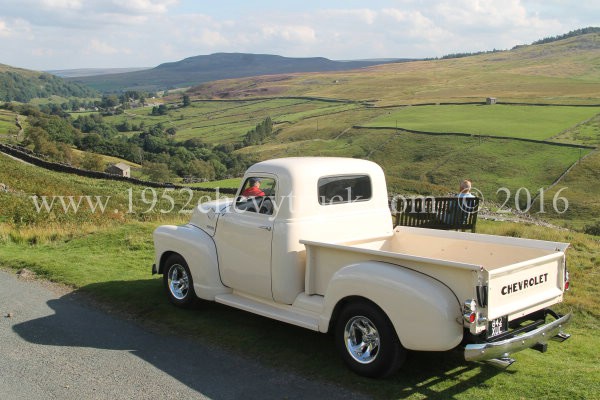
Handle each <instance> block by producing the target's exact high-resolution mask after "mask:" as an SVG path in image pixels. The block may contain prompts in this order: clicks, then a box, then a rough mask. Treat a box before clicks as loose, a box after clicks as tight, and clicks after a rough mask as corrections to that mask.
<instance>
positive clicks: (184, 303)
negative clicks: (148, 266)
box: [163, 254, 197, 308]
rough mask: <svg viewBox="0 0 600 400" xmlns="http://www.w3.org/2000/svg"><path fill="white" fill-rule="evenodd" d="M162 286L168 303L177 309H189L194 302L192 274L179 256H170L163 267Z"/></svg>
mask: <svg viewBox="0 0 600 400" xmlns="http://www.w3.org/2000/svg"><path fill="white" fill-rule="evenodd" d="M164 271H165V273H164V274H163V285H164V288H165V291H166V293H167V297H168V298H169V301H170V302H171V303H173V304H175V305H176V306H178V307H184V308H187V307H190V306H192V304H194V302H195V301H196V299H197V297H196V293H195V292H194V281H193V280H192V274H191V273H190V269H189V267H188V265H187V263H186V262H185V259H184V258H183V257H182V256H180V255H179V254H171V255H170V256H169V258H167V261H165V266H164Z"/></svg>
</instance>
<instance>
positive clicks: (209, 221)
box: [190, 198, 233, 236]
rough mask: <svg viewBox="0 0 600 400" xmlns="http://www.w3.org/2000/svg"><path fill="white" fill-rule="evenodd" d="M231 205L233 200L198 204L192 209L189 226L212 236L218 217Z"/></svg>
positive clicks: (218, 200)
mask: <svg viewBox="0 0 600 400" xmlns="http://www.w3.org/2000/svg"><path fill="white" fill-rule="evenodd" d="M231 204H233V199H230V198H227V199H217V200H214V201H210V202H206V203H202V204H198V206H196V208H194V211H193V213H192V218H191V219H190V224H191V225H194V226H196V227H198V228H200V229H202V230H203V231H205V232H206V233H208V234H209V235H211V236H214V235H215V232H216V229H217V221H218V219H219V215H221V214H222V213H223V212H224V211H225V210H226V209H227V208H228V207H229V206H230V205H231Z"/></svg>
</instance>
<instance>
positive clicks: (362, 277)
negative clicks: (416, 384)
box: [319, 261, 463, 351]
mask: <svg viewBox="0 0 600 400" xmlns="http://www.w3.org/2000/svg"><path fill="white" fill-rule="evenodd" d="M356 296H359V297H363V298H366V299H368V300H370V301H372V302H374V303H375V304H377V306H379V308H381V309H382V310H383V312H385V314H386V315H387V316H388V318H389V319H390V321H391V322H392V324H393V326H394V329H395V330H396V333H397V335H398V338H399V339H400V342H401V343H402V345H403V346H404V347H405V348H407V349H411V350H423V351H445V350H450V349H452V348H454V347H456V346H457V345H458V344H459V343H460V342H461V340H462V338H463V326H462V316H461V306H460V302H459V300H458V299H457V298H456V296H455V294H454V293H453V292H452V291H451V290H450V288H448V287H447V286H446V285H444V284H443V283H441V282H440V281H438V280H436V279H434V278H432V277H430V276H428V275H425V274H422V273H420V272H417V271H414V270H411V269H408V268H405V267H402V266H398V265H393V264H387V263H382V262H377V261H367V262H362V263H358V264H353V265H348V266H346V267H344V268H342V269H340V270H339V271H337V272H336V273H335V274H334V276H333V277H332V279H331V281H330V282H329V285H328V287H327V292H326V294H325V298H324V303H325V304H324V309H323V314H322V317H321V319H320V321H319V330H320V331H322V332H326V331H327V330H328V327H329V322H330V320H331V317H332V314H333V311H334V309H335V306H336V305H337V304H338V303H339V302H340V301H343V300H344V299H347V298H350V297H356Z"/></svg>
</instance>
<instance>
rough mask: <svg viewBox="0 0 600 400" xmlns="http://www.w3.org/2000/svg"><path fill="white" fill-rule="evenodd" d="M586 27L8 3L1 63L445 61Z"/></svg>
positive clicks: (548, 9) (449, 1)
mask: <svg viewBox="0 0 600 400" xmlns="http://www.w3.org/2000/svg"><path fill="white" fill-rule="evenodd" d="M588 26H600V1H598V0H575V1H565V0H369V1H358V0H331V1H328V0H319V1H314V0H302V1H292V0H289V1H285V0H279V1H274V0H210V1H205V0H198V1H192V0H0V64H7V65H11V66H14V67H20V68H27V69H34V70H56V69H75V68H129V67H154V66H156V65H159V64H161V63H164V62H172V61H178V60H181V59H184V58H187V57H192V56H197V55H205V54H212V53H218V52H240V53H260V54H277V55H282V56H287V57H326V58H329V59H333V60H356V59H373V58H423V57H440V56H443V55H446V54H450V53H459V52H475V51H484V50H492V49H502V50H503V49H510V48H512V47H514V46H516V45H519V44H529V43H531V42H533V41H535V40H538V39H542V38H545V37H548V36H556V35H561V34H564V33H567V32H569V31H571V30H575V29H579V28H585V27H588Z"/></svg>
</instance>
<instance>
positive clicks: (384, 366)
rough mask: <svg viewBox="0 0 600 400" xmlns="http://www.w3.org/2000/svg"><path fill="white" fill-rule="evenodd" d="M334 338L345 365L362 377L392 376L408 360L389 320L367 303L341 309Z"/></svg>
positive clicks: (376, 308)
mask: <svg viewBox="0 0 600 400" xmlns="http://www.w3.org/2000/svg"><path fill="white" fill-rule="evenodd" d="M334 335H335V342H336V347H337V348H338V351H339V352H340V355H341V356H342V359H343V360H344V362H345V363H346V365H347V366H348V367H349V368H350V369H351V370H352V371H354V372H355V373H357V374H359V375H362V376H366V377H370V378H381V377H386V376H389V375H391V374H393V373H394V372H396V371H397V370H398V368H400V366H401V365H402V363H403V362H404V360H405V358H406V350H405V349H404V348H403V347H402V345H401V344H400V340H398V336H397V335H396V331H395V329H394V327H393V325H392V323H391V322H390V320H389V319H388V317H387V316H386V315H385V313H384V312H383V311H382V310H381V309H380V308H379V307H377V306H376V305H375V304H373V303H370V302H367V301H364V302H355V303H350V304H348V305H347V306H346V307H345V308H344V309H343V310H342V312H341V314H340V316H339V318H338V319H337V323H336V328H335V333H334Z"/></svg>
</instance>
